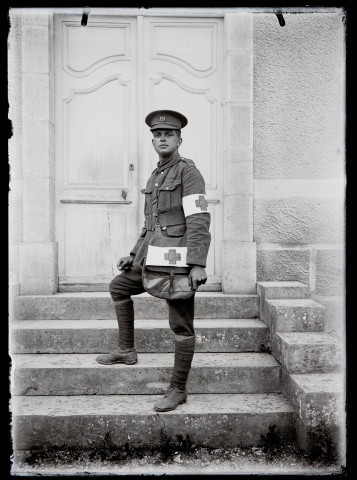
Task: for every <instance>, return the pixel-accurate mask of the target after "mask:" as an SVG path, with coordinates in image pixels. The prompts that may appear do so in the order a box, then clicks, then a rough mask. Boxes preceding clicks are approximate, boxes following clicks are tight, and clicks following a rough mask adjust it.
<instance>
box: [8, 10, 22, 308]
mask: <svg viewBox="0 0 357 480" xmlns="http://www.w3.org/2000/svg"><path fill="white" fill-rule="evenodd" d="M10 22H11V26H10V31H9V34H8V101H9V105H10V107H9V118H10V119H11V127H12V137H11V138H10V139H9V143H8V150H9V165H10V168H9V190H10V191H9V197H8V202H9V224H8V229H9V294H10V298H13V296H14V295H16V294H18V292H19V274H18V272H19V243H20V242H22V238H23V237H22V231H23V208H22V188H23V171H22V141H21V138H22V82H21V69H22V49H21V15H20V14H19V13H18V11H17V10H12V11H10ZM11 305H12V303H11V302H10V309H11Z"/></svg>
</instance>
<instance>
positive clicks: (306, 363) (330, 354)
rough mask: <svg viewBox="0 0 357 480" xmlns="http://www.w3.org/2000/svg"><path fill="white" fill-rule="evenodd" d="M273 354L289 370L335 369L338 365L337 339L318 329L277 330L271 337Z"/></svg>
mask: <svg viewBox="0 0 357 480" xmlns="http://www.w3.org/2000/svg"><path fill="white" fill-rule="evenodd" d="M272 351H273V355H274V357H275V358H276V359H277V360H278V361H279V363H280V364H281V365H282V366H283V367H284V368H285V369H286V370H287V371H288V372H289V373H319V372H326V373H327V372H332V371H335V370H336V369H337V368H338V367H339V365H340V364H341V345H340V342H339V340H338V339H337V338H336V337H334V336H332V335H329V334H326V333H319V332H280V333H276V334H275V335H274V336H273V339H272Z"/></svg>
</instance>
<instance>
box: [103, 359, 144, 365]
mask: <svg viewBox="0 0 357 480" xmlns="http://www.w3.org/2000/svg"><path fill="white" fill-rule="evenodd" d="M95 360H96V362H97V363H100V364H101V365H115V364H116V363H125V365H135V364H136V363H138V361H137V360H135V362H126V361H125V360H116V361H113V362H101V361H99V360H97V359H95Z"/></svg>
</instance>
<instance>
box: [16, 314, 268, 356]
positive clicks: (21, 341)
mask: <svg viewBox="0 0 357 480" xmlns="http://www.w3.org/2000/svg"><path fill="white" fill-rule="evenodd" d="M195 331H196V352H259V351H260V350H261V349H262V348H264V346H267V345H268V343H269V328H268V326H267V325H266V324H265V323H263V322H262V321H261V320H258V319H219V320H217V319H198V320H195ZM117 346H118V325H117V322H116V320H21V321H18V322H13V323H12V324H11V326H10V352H11V353H107V352H110V351H111V350H114V349H115V348H117ZM262 346H263V347H262ZM135 347H136V349H137V351H138V352H159V353H160V352H161V353H164V352H173V351H174V334H173V332H172V331H171V329H170V328H169V324H168V321H167V320H166V321H165V320H155V319H154V320H135Z"/></svg>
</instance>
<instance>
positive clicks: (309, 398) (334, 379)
mask: <svg viewBox="0 0 357 480" xmlns="http://www.w3.org/2000/svg"><path fill="white" fill-rule="evenodd" d="M282 390H283V393H284V395H285V397H286V398H287V399H288V401H289V403H290V404H291V406H292V407H293V408H294V411H295V419H296V423H295V424H296V433H297V438H298V442H299V445H300V447H301V448H303V449H304V450H309V449H310V448H311V447H313V446H314V445H316V444H317V443H318V442H319V440H322V441H323V442H326V440H327V437H329V438H330V439H332V441H333V442H334V444H335V445H339V446H340V449H341V452H343V451H344V448H343V446H344V443H345V438H346V437H345V433H346V432H345V428H344V425H345V424H346V415H345V409H344V405H345V395H346V392H345V385H344V376H343V375H342V374H341V373H307V374H289V373H287V372H285V371H283V375H282ZM321 435H322V436H323V437H324V438H323V439H321V438H318V437H319V436H321Z"/></svg>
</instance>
